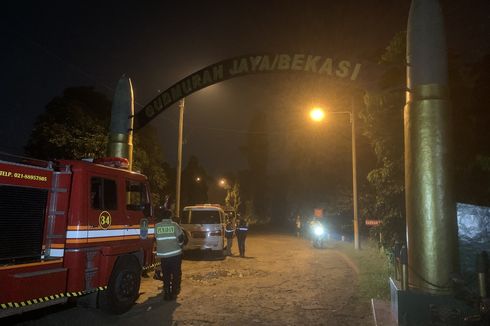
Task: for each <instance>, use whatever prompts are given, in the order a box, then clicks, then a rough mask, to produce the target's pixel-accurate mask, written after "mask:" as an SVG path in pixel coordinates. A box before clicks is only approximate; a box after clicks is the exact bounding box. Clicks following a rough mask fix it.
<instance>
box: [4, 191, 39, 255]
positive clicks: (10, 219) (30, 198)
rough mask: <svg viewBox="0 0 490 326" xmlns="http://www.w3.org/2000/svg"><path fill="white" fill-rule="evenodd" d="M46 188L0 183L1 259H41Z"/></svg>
mask: <svg viewBox="0 0 490 326" xmlns="http://www.w3.org/2000/svg"><path fill="white" fill-rule="evenodd" d="M47 198H48V191H47V190H46V189H36V188H27V187H17V186H7V185H0V263H18V262H22V261H24V262H28V261H35V260H40V259H41V251H42V241H43V229H44V219H45V213H46V203H47Z"/></svg>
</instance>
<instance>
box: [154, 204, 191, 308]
mask: <svg viewBox="0 0 490 326" xmlns="http://www.w3.org/2000/svg"><path fill="white" fill-rule="evenodd" d="M156 216H157V218H161V219H162V220H161V222H159V223H157V224H156V225H155V235H156V240H157V257H158V258H161V263H162V273H163V291H164V297H163V298H164V300H166V301H168V300H175V299H176V298H177V296H178V295H179V293H180V280H181V277H182V269H181V265H182V246H183V245H184V239H185V237H184V233H183V231H182V229H181V228H180V226H179V225H178V224H177V223H175V222H173V221H172V212H171V211H170V210H167V209H165V208H159V209H158V210H157V214H156Z"/></svg>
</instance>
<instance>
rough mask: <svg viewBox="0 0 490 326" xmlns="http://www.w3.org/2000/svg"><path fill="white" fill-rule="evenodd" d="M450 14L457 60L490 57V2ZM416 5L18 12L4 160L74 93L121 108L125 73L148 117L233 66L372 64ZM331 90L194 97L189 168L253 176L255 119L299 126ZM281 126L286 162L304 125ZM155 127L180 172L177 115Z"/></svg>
mask: <svg viewBox="0 0 490 326" xmlns="http://www.w3.org/2000/svg"><path fill="white" fill-rule="evenodd" d="M441 3H442V6H443V11H444V13H445V20H446V25H447V39H448V47H449V49H451V50H452V51H455V52H456V53H458V54H459V55H461V56H462V57H464V60H466V61H467V62H474V61H476V60H478V59H479V58H480V57H481V56H482V55H484V54H485V53H489V52H490V37H489V36H490V27H489V25H490V24H489V21H490V1H484V0H472V1H468V2H465V1H441ZM409 6H410V1H408V0H397V1H362V0H346V1H328V0H324V1H307V0H303V1H266V0H261V1H202V0H201V1H172V2H170V1H97V2H93V1H61V2H56V1H17V2H15V3H14V2H13V1H9V3H8V4H7V5H3V8H2V14H3V19H2V28H1V30H0V35H1V39H2V50H3V51H2V54H1V71H2V78H1V79H0V80H1V87H0V92H1V93H0V94H1V95H2V99H3V101H2V107H1V109H0V121H1V129H0V135H1V139H2V142H1V143H0V151H4V152H10V153H18V154H20V153H22V150H23V149H22V148H23V146H24V145H25V142H26V140H27V137H28V135H29V133H30V131H31V129H32V126H33V123H34V121H35V119H36V117H37V115H39V114H40V113H42V112H43V110H44V107H45V105H46V104H47V103H48V102H49V101H50V100H51V99H52V98H53V97H55V96H59V95H61V94H62V92H63V90H64V89H65V88H67V87H75V86H95V87H96V89H97V90H99V91H101V92H103V93H105V94H106V95H107V96H108V97H109V98H112V96H113V92H114V89H115V85H116V83H117V81H118V79H119V77H120V76H121V75H122V74H124V73H126V74H127V75H129V76H130V77H131V79H132V81H133V86H134V91H135V99H136V110H139V109H141V108H142V107H143V106H144V105H145V104H147V103H148V102H149V101H150V100H152V99H153V98H154V97H155V96H157V95H158V92H159V91H163V90H165V89H166V88H168V87H169V86H171V85H172V84H174V83H176V82H177V81H179V80H180V79H182V78H183V77H185V76H187V75H190V74H192V73H193V72H195V71H197V70H199V69H202V68H204V67H205V66H207V65H210V64H213V63H215V62H218V61H221V60H224V59H227V58H231V57H234V56H239V55H244V54H249V53H307V54H316V55H323V56H331V57H334V58H348V59H352V60H354V59H362V60H374V58H376V56H377V55H379V53H380V52H381V51H382V50H383V49H384V48H385V47H386V46H387V45H388V43H389V41H390V39H391V38H392V37H393V36H394V35H395V34H396V33H397V32H399V31H401V30H405V29H406V24H407V18H408V11H409ZM329 85H330V84H329V83H328V82H324V81H322V82H321V83H320V82H316V80H314V79H312V78H311V77H298V76H289V75H281V74H279V75H266V76H264V75H258V76H249V77H243V78H237V79H233V80H230V81H226V82H222V83H219V84H216V85H214V86H211V87H209V88H207V89H205V90H202V91H199V92H197V93H195V94H194V95H191V96H189V97H188V98H187V99H186V113H185V127H184V128H185V141H186V144H185V147H184V157H185V161H186V159H187V158H188V157H189V156H190V155H196V156H197V157H198V158H199V160H200V162H201V164H202V165H203V166H204V168H205V169H206V170H207V171H209V172H210V173H211V174H215V175H217V174H220V173H224V172H227V171H234V170H235V171H236V170H237V169H241V168H245V167H246V161H245V159H244V156H243V155H242V154H241V153H240V151H239V147H240V146H241V145H243V142H244V139H245V136H246V134H247V128H248V125H249V122H250V119H251V116H252V113H253V112H255V111H256V110H269V111H272V112H275V113H276V114H273V116H274V117H278V119H282V118H280V117H281V115H283V116H290V117H293V116H297V117H299V116H300V115H298V112H303V111H304V110H306V109H307V106H308V105H309V104H310V103H313V102H320V103H324V104H325V103H327V105H328V102H329V100H328V98H327V97H328V96H332V91H329V87H330V86H329ZM291 113H295V114H296V115H295V114H292V115H291ZM283 120H284V121H286V120H287V121H289V122H287V123H283V122H284V121H282V122H281V123H279V121H277V123H275V121H272V124H271V127H270V131H271V134H270V137H271V143H272V144H273V146H272V150H271V154H270V156H271V157H272V158H273V159H274V160H275V161H281V159H282V158H283V156H282V154H283V153H282V151H281V146H280V145H277V146H276V145H274V144H280V143H281V141H282V139H283V138H284V137H286V136H287V133H288V131H289V130H290V129H291V128H295V127H298V125H299V124H298V125H296V124H295V123H296V122H297V121H295V120H294V119H289V120H288V119H283ZM151 125H152V126H154V127H155V128H156V129H158V132H159V134H160V136H161V139H162V147H163V148H164V151H165V155H166V160H167V161H168V162H170V163H171V164H172V165H175V161H176V144H177V126H178V109H177V106H176V105H174V106H173V107H172V108H170V109H168V110H167V111H165V112H164V113H162V114H160V115H159V117H158V118H156V119H155V120H153V121H152V122H151ZM346 128H348V125H346ZM346 133H347V135H348V129H347V130H346ZM274 160H273V162H272V164H274ZM185 161H184V164H185ZM276 163H277V162H276Z"/></svg>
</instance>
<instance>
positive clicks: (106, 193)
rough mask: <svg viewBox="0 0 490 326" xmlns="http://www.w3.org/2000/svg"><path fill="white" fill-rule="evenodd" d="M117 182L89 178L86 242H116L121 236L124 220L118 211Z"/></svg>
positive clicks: (97, 177) (102, 178) (103, 178)
mask: <svg viewBox="0 0 490 326" xmlns="http://www.w3.org/2000/svg"><path fill="white" fill-rule="evenodd" d="M117 195H118V191H117V182H116V180H115V179H111V178H109V177H100V176H92V177H91V178H90V203H89V209H88V241H89V242H98V241H107V240H108V239H110V238H114V240H116V238H117V237H122V236H123V231H122V226H121V224H122V225H124V222H125V219H124V217H123V216H121V213H122V211H121V210H118V209H117V208H118V207H117V206H118V198H117V197H118V196H117Z"/></svg>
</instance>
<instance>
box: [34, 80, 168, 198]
mask: <svg viewBox="0 0 490 326" xmlns="http://www.w3.org/2000/svg"><path fill="white" fill-rule="evenodd" d="M110 114H111V101H110V100H108V99H107V98H106V97H105V96H104V95H103V94H101V93H98V92H96V91H95V90H94V88H93V87H76V88H67V89H66V90H65V91H64V92H63V95H62V96H61V97H55V98H54V99H53V100H51V101H50V102H49V103H48V105H47V106H46V111H45V112H44V113H43V114H41V115H40V116H39V117H38V118H37V120H36V122H35V125H34V129H33V131H32V133H31V135H30V136H29V139H28V143H27V146H26V147H25V150H26V153H27V154H28V155H31V156H33V157H36V158H40V159H47V160H50V159H56V158H59V159H74V160H79V159H82V158H87V157H91V158H100V157H104V156H105V155H106V148H107V141H108V137H107V135H108V132H109V122H110ZM133 158H134V162H133V165H134V169H135V170H137V171H140V172H141V173H143V174H145V175H146V176H147V177H148V179H149V182H150V186H151V190H152V196H153V198H152V199H153V202H154V203H162V200H163V196H164V194H165V186H166V184H167V178H166V175H165V172H164V170H163V164H164V161H163V154H162V150H161V148H160V145H159V144H158V142H157V140H156V136H155V131H154V130H153V129H152V128H151V127H149V126H147V127H146V128H145V129H143V130H141V131H139V132H138V133H137V134H135V136H134V156H133Z"/></svg>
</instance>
